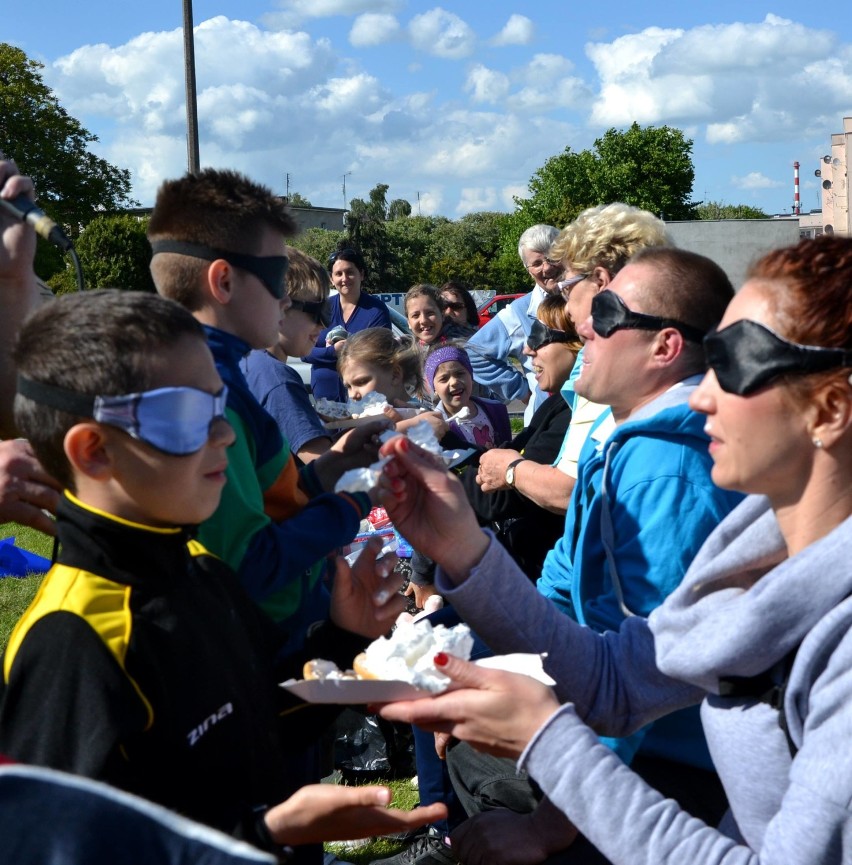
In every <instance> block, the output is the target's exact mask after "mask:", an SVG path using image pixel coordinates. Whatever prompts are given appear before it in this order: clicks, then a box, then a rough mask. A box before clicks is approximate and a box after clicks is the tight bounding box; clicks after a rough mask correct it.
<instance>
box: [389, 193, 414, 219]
mask: <svg viewBox="0 0 852 865" xmlns="http://www.w3.org/2000/svg"><path fill="white" fill-rule="evenodd" d="M407 216H411V203H410V202H408V201H406V200H405V199H404V198H394V200H393V201H392V202H391V203H390V204H389V205H388V219H389V220H390V221H393V220H394V219H405V217H407Z"/></svg>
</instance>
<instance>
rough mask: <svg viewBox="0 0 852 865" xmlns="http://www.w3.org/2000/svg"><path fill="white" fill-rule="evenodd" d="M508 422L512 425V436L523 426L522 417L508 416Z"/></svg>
mask: <svg viewBox="0 0 852 865" xmlns="http://www.w3.org/2000/svg"><path fill="white" fill-rule="evenodd" d="M509 423H510V424H511V426H512V436H513V437H514V436H516V435H517V434H518V433H519V432H521V431H522V430H523V428H524V419H523V417H510V418H509Z"/></svg>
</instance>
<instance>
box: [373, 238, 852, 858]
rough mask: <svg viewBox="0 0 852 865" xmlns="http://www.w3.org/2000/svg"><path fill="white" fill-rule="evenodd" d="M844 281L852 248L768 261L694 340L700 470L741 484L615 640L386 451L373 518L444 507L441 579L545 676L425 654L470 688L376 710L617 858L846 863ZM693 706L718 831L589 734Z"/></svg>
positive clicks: (851, 349) (850, 495) (850, 477)
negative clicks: (385, 509) (703, 363)
mask: <svg viewBox="0 0 852 865" xmlns="http://www.w3.org/2000/svg"><path fill="white" fill-rule="evenodd" d="M850 284H852V240H850V239H847V238H835V237H822V238H818V239H816V240H805V241H802V242H801V243H800V244H798V245H797V246H795V247H792V248H789V249H783V250H777V251H774V252H771V253H769V254H768V255H766V256H765V257H764V258H763V259H761V260H760V261H759V262H758V263H757V265H756V266H755V267H754V268H753V269H752V271H751V273H750V276H749V279H748V281H747V282H746V284H745V286H744V287H743V288H742V290H741V291H740V292H739V293H738V294H737V295H736V296H735V298H734V299H733V300H732V301H731V303H730V305H729V307H728V309H727V311H726V313H725V315H724V317H723V319H722V321H721V322H720V324H719V327H718V329H717V330H716V331H714V332H712V333H711V334H710V335H708V336H707V337H706V340H705V349H706V355H707V361H708V365H709V367H710V370H709V372H708V373H707V375H706V376H705V378H704V381H703V382H702V383H701V385H700V386H699V387H698V389H697V390H696V391H695V393H694V394H693V396H692V399H691V404H692V407H693V408H694V409H695V410H697V411H700V412H702V413H703V414H704V415H706V426H705V429H706V431H707V433H708V435H709V436H710V438H711V444H710V452H711V455H712V457H713V462H714V467H713V479H714V481H715V482H716V483H717V484H719V485H720V486H722V487H725V488H729V489H734V490H740V491H743V492H746V493H750V494H752V495H750V496H749V497H748V498H747V499H746V500H745V501H744V502H743V503H742V504H741V505H740V507H738V508H737V509H736V510H734V511H733V512H732V513H731V514H730V516H729V517H728V518H727V519H726V520H724V521H723V522H722V523H721V524H720V526H719V527H718V529H717V530H716V531H714V532H713V533H712V534H711V535H710V537H709V538H708V539H707V541H706V542H705V544H704V546H703V547H702V549H701V551H700V552H699V554H698V556H697V557H696V559H695V560H694V562H693V564H692V566H691V567H690V568H689V570H688V572H687V574H686V576H685V578H684V581H683V584H682V585H681V586H680V587H679V588H678V589H677V590H676V591H675V592H674V593H673V594H672V595H671V596H670V597H669V598H668V600H667V601H666V602H665V603H664V604H663V605H662V606H661V607H660V608H658V609H657V610H656V611H655V612H654V613H652V614H651V616H650V618H649V619H647V620H645V619H641V618H638V617H632V618H628V619H627V620H626V621H625V623H624V624H623V625H622V627H621V629H620V630H619V631H618V632H617V633H616V632H609V633H605V634H596V633H594V632H592V631H591V630H590V629H584V628H580V627H577V626H576V625H575V624H574V623H573V622H571V621H570V620H569V619H568V618H567V617H565V616H561V615H560V614H559V613H558V612H556V611H554V610H553V609H552V607H551V606H550V605H549V604H547V602H544V601H542V600H541V599H539V598H536V597H534V593H533V592H530V591H529V590H528V589H527V587H526V585H525V584H524V583H525V581H524V580H522V579H521V578H519V577H518V575H517V573H514V574H512V573H511V570H512V569H511V566H510V565H507V564H506V563H505V562H503V561H500V557H499V554H500V551H499V548H498V547H495V546H494V545H491V546H489V547H488V548H487V551H486V552H485V553H484V554H483V550H482V546H481V539H478V540H468V542H467V544H466V545H465V544H464V543H463V542H462V541H461V539H462V538H463V537H464V536H465V533H469V527H468V526H467V524H466V520H465V519H464V518H463V515H462V513H461V512H460V510H459V508H458V506H457V504H456V503H457V502H458V492H457V491H456V490H454V489H453V484H452V482H451V481H448V480H447V478H446V475H445V474H444V473H441V472H440V471H439V470H437V468H433V465H434V463H433V462H432V461H430V460H429V459H428V458H423V457H421V456H420V455H417V454H415V455H412V453H411V450H410V448H406V447H405V446H404V445H403V446H402V447H400V446H399V444H397V445H396V448H395V453H396V454H397V461H396V467H395V468H394V470H393V471H392V473H391V474H392V477H391V478H389V479H388V480H387V481H386V488H387V489H388V490H389V498H388V505H389V510H391V511H393V510H394V508H393V506H392V505H393V502H397V503H400V502H404V501H405V499H406V498H408V499H409V500H411V499H413V500H415V501H416V502H417V506H418V515H419V519H420V521H421V522H422V523H424V524H426V525H433V526H434V525H436V520H437V519H438V517H439V514H440V513H446V512H448V511H449V512H450V513H451V514H452V520H451V521H447V523H446V525H448V526H449V525H452V526H454V528H453V531H452V536H449V535H448V533H447V531H446V530H445V528H444V526H443V525H442V527H441V530H442V531H443V532H444V544H446V545H447V546H448V547H450V548H452V549H453V556H454V563H449V562H448V563H447V564H448V565H450V567H451V568H456V569H457V570H456V573H458V569H459V563H460V562H466V561H470V562H475V564H473V565H472V567H470V568H468V567H465V566H462V567H461V570H462V571H463V572H464V573H462V575H461V578H459V577H457V576H456V577H454V578H453V579H452V580H451V579H450V577H449V576H448V575H447V574H440V573H439V580H438V582H439V587H441V588H442V589H443V590H444V591H447V589H445V588H444V587H443V586H442V585H441V584H442V581H446V582H448V583H455V584H456V585H457V586H459V588H458V589H456V590H455V591H452V590H450V591H447V594H448V595H449V597H450V598H451V599H452V600H453V601H454V602H455V603H456V604H457V605H458V606H460V607H461V606H462V603H461V601H462V597H461V595H462V594H463V593H464V592H468V591H471V590H475V586H476V585H477V581H478V579H482V578H483V577H487V586H488V591H487V592H480V593H479V595H478V599H479V600H478V602H477V604H478V606H477V613H478V614H482V613H483V612H484V613H485V614H491V615H505V614H506V613H505V611H506V610H509V609H510V610H512V611H513V612H512V614H511V621H512V622H513V623H514V624H515V625H516V626H517V628H518V635H517V637H518V639H517V643H518V644H519V645H521V644H525V645H527V646H528V647H529V648H530V650H535V651H540V650H541V649H540V646H541V644H542V642H543V641H544V642H547V643H549V644H550V645H551V646H553V647H554V648H555V651H554V653H553V655H552V657H554V658H555V659H556V660H555V663H554V664H553V667H552V669H551V672H553V674H554V675H555V677H556V678H557V680H558V681H557V685H556V687H555V689H554V691H551V690H550V689H548V688H546V687H544V686H542V685H540V684H539V683H536V682H534V681H533V680H531V679H526V678H524V677H520V676H516V675H513V674H508V673H501V672H496V671H489V670H483V669H479V668H476V667H472V666H470V665H468V664H466V663H464V662H462V661H459V660H457V659H454V658H448V657H446V656H441V657H439V658H437V663H438V665H439V666H441V667H442V669H444V670H445V671H446V672H447V673H448V674H449V675H450V676H451V677H452V678H453V679H454V680H455V682H456V684H457V685H461V686H463V688H465V689H463V690H455V691H453V692H451V693H450V694H448V695H446V696H442V697H438V698H436V699H435V700H432V701H422V702H421V703H407V704H405V703H401V704H394V705H393V706H389V707H387V708H386V709H385V710H383V714H385V716H386V717H388V718H390V719H394V720H408V721H415V722H417V723H418V724H420V725H421V726H427V727H429V728H431V729H435V730H438V731H442V732H443V733H452V734H453V735H455V736H457V737H458V738H462V739H465V740H467V741H470V742H472V743H473V744H475V745H477V746H478V747H480V748H482V749H483V750H487V751H490V752H491V753H496V754H501V755H503V756H514V757H520V761H519V762H520V765H521V766H522V767H523V768H525V769H526V770H528V771H529V772H530V774H531V775H532V776H533V777H534V778H535V780H536V781H537V782H538V784H539V785H540V786H541V788H542V790H543V791H544V792H545V794H546V795H547V796H548V797H549V798H550V800H551V801H552V802H553V803H554V804H555V805H556V806H558V807H559V808H560V809H561V810H562V811H563V812H564V814H566V815H567V816H568V817H569V818H570V819H571V820H572V821H573V822H574V823H575V824H576V825H577V826H578V828H579V829H580V830H581V831H582V832H583V834H584V835H585V836H586V837H587V838H589V839H590V840H591V841H592V842H593V843H594V844H595V846H596V847H597V848H598V849H599V850H600V851H601V853H602V854H603V855H604V856H605V857H606V859H607V861H610V862H613V863H617V865H620V863H625V865H626V863H634V862H640V861H641V862H655V863H660V865H668V863H671V865H673V863H682V862H690V863H696V865H710V863H714V865H715V863H720V865H721V863H733V862H737V863H755V865H757V863H762V865H813V863H822V865H828V863H837V865H840V863H844V862H849V861H852V812H850V802H851V801H852V741H850V735H849V734H850V730H852V567H850V565H849V550H850V549H852V374H850V370H852V305H850V303H849V286H850ZM599 314H600V315H599ZM629 315H630V311H629V310H626V311H625V310H618V309H615V308H612V309H603V310H602V309H601V307H600V305H598V309H597V310H595V309H593V313H592V316H593V323H594V325H595V329H596V332H598V331H599V330H600V331H603V330H605V329H607V322H605V321H603V320H602V319H601V320H598V319H599V318H601V316H603V318H607V319H609V326H612V325H613V324H615V323H616V321H615V320H616V319H618V320H619V322H620V324H619V326H622V327H624V326H630V324H629V323H628V317H629ZM634 326H635V325H634ZM388 449H390V448H389V447H388ZM433 502H440V509H439V508H438V507H434V508H433V507H431V505H432V503H433ZM477 544H479V547H478V554H477V553H476V552H474V546H475V545H477ZM495 553H496V554H497V555H495ZM468 556H471V557H470V558H468ZM485 571H487V574H485ZM521 592H525V594H526V596H525V597H523V599H522V596H521ZM454 595H455V597H454ZM486 607H487V610H486ZM471 619H473V616H471ZM536 647H538V648H536ZM556 647H558V648H556ZM558 659H565V660H564V661H560V660H558ZM557 697H558V698H559V699H557ZM559 700H562V701H571V702H566V703H565V705H563V706H562V707H561V708H560V706H559ZM699 702H701V703H702V721H703V724H704V729H705V733H706V735H707V741H708V744H709V746H710V751H711V753H712V756H713V760H714V763H715V765H716V768H717V770H718V772H719V775H720V777H721V779H722V781H723V783H724V786H725V790H726V793H727V795H728V799H729V802H730V806H731V813H730V814H729V815H728V817H726V818H724V819H723V821H722V823H721V824H720V826H719V828H714V827H711V826H708V825H706V824H704V823H703V822H701V821H699V820H697V819H694V818H692V817H690V815H689V814H687V813H685V812H683V811H682V810H680V808H679V806H678V805H677V804H676V803H675V802H673V801H672V800H667V799H664V798H663V797H662V796H660V795H659V794H658V793H657V792H656V791H655V790H653V789H652V788H651V787H650V786H648V785H647V784H646V783H645V782H644V781H642V780H641V779H640V778H639V777H638V776H637V775H635V774H634V773H633V772H632V771H631V770H630V769H628V768H627V767H625V766H624V765H623V764H621V763H620V761H619V760H618V758H617V757H615V756H614V755H613V754H612V753H611V752H610V751H609V750H608V749H606V748H604V747H603V746H601V745H600V744H599V743H598V741H597V738H596V732H597V733H604V734H606V735H616V736H620V735H624V734H626V733H629V732H631V731H632V730H634V729H636V728H638V727H639V726H641V725H642V724H645V723H647V722H648V721H651V720H653V719H655V718H658V717H661V716H663V715H665V714H667V713H669V712H671V711H673V710H675V709H678V708H682V707H685V706H687V705H691V704H696V703H699ZM587 724H588V726H587ZM593 730H594V731H595V732H593ZM461 852H463V851H461ZM466 861H469V860H466Z"/></svg>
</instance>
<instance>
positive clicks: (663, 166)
mask: <svg viewBox="0 0 852 865" xmlns="http://www.w3.org/2000/svg"><path fill="white" fill-rule="evenodd" d="M694 178H695V169H694V167H693V164H692V140H691V139H688V138H685V137H684V135H683V133H682V132H681V131H680V130H679V129H674V128H672V127H669V126H660V127H654V126H646V127H641V126H639V124H638V123H634V124H633V125H632V126H631V127H630V128H629V129H627V130H624V131H619V130H617V129H610V130H608V131H607V132H606V133H604V135H603V136H602V137H601V138H598V139H597V140H596V141H595V143H594V147H593V148H592V149H591V150H583V151H581V152H579V153H575V152H574V151H572V150H571V148H570V147H566V148H565V150H564V151H563V152H562V153H560V154H557V155H556V156H552V157H550V159H548V160H547V161H546V162H545V163H544V165H543V166H542V167H541V168H539V169H538V170H537V171H536V172H535V173H534V174H533V176H532V178H531V179H530V182H529V193H530V194H529V196H527V197H526V198H516V199H515V204H516V205H517V208H516V210H515V212H514V213H513V214H512V218H511V220H510V221H509V222H508V223H507V224H506V226H505V227H504V233H503V243H502V250H503V254H504V256H505V257H506V259H507V260H506V264H507V265H508V257H510V253H511V250H512V248H513V247H514V248H515V251H514V253H513V254H514V255H515V258H517V251H516V249H517V242H518V237H519V236H520V235H521V233H522V232H523V231H524V230H526V229H527V228H529V227H530V226H531V225H535V224H536V223H546V224H548V225H555V226H556V227H557V228H561V227H563V226H565V225H567V224H568V223H569V222H570V221H571V220H572V219H574V218H575V217H576V216H577V214H578V213H580V211H581V210H584V209H585V208H587V207H594V206H595V205H598V204H610V203H612V202H614V201H623V202H625V203H626V204H632V205H634V206H636V207H641V208H644V209H645V210H650V211H651V212H652V213H655V214H657V215H661V216H662V217H663V218H665V219H669V220H672V219H694V218H695V204H694V203H693V202H692V201H691V200H690V197H691V195H692V184H693V180H694Z"/></svg>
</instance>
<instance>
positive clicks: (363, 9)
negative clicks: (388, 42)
mask: <svg viewBox="0 0 852 865" xmlns="http://www.w3.org/2000/svg"><path fill="white" fill-rule="evenodd" d="M277 5H278V6H279V11H276V12H269V13H267V14H266V15H263V16H262V17H261V21H262V22H263V24H264V25H265V26H266V27H269V28H271V29H281V30H286V29H289V28H292V27H297V26H298V25H299V24H301V23H302V22H303V21H306V20H308V19H310V18H332V17H334V16H342V17H347V18H348V17H351V16H353V15H362V14H364V13H370V12H376V13H393V12H397V11H399V10H400V9H401V8H402V6H403V5H404V4H403V0H279V2H278V4H277Z"/></svg>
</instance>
